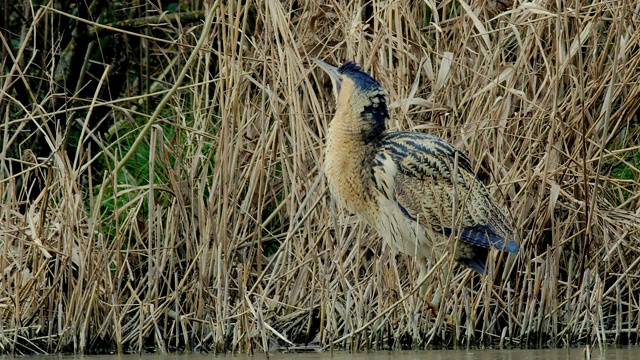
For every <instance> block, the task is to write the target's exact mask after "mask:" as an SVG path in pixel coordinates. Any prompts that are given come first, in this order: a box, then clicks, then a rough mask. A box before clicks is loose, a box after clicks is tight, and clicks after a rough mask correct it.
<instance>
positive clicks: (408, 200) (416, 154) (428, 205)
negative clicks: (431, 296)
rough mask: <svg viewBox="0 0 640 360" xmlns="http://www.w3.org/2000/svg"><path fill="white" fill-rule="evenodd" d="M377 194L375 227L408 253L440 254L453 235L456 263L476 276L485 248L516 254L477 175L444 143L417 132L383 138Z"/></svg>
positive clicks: (375, 171)
mask: <svg viewBox="0 0 640 360" xmlns="http://www.w3.org/2000/svg"><path fill="white" fill-rule="evenodd" d="M372 186H373V187H374V188H375V192H376V193H377V194H378V202H379V204H380V206H379V221H378V222H377V223H376V224H372V225H373V226H375V227H376V228H377V229H378V231H379V232H381V233H382V235H383V236H384V237H385V238H386V240H387V242H388V243H389V244H390V245H391V246H392V247H394V248H395V249H396V250H399V251H401V252H404V253H408V254H410V255H420V256H424V257H427V258H432V257H433V256H438V255H439V253H440V252H441V251H442V249H443V248H444V247H445V246H446V244H447V243H448V239H449V237H450V236H451V235H452V234H453V235H456V236H457V237H458V238H459V240H460V242H459V243H458V247H457V248H458V251H457V252H456V260H458V261H459V262H461V263H463V264H464V265H467V266H468V267H471V268H473V269H474V270H477V271H479V272H483V271H484V263H485V260H486V256H487V253H488V249H489V248H492V247H493V248H498V249H502V250H506V251H509V252H517V251H518V245H517V244H516V243H515V241H514V240H513V231H512V228H511V225H510V224H509V221H508V220H507V218H506V216H505V215H504V213H503V212H502V210H501V209H500V208H499V207H498V206H497V205H496V204H495V203H494V201H493V200H492V199H491V197H490V195H489V193H488V191H487V190H486V188H485V187H484V185H483V184H482V183H481V182H480V181H479V180H478V178H477V177H476V176H475V174H474V172H473V169H472V167H471V163H470V161H469V159H468V158H467V156H466V155H465V154H464V153H463V152H461V151H460V150H458V149H456V148H455V147H453V145H451V144H449V143H448V142H446V141H444V140H443V139H441V138H439V137H437V136H433V135H428V134H423V133H419V132H393V133H387V134H385V135H384V136H383V137H382V139H381V140H380V142H379V146H378V149H377V154H376V156H375V160H374V166H373V168H372Z"/></svg>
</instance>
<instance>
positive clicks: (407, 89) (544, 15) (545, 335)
mask: <svg viewBox="0 0 640 360" xmlns="http://www.w3.org/2000/svg"><path fill="white" fill-rule="evenodd" d="M38 3H41V4H38ZM214 3H215V6H214V4H211V3H210V4H209V5H206V6H205V5H203V4H202V3H201V2H198V1H182V2H175V1H174V2H162V1H160V2H148V1H147V2H128V1H124V2H118V3H111V2H106V1H102V0H96V1H91V2H73V1H53V2H29V1H23V2H8V3H7V4H9V7H8V8H6V9H5V11H4V12H3V14H2V15H0V16H2V17H3V21H2V22H1V23H2V24H4V25H3V26H4V27H2V28H0V31H1V34H0V35H1V36H2V39H3V41H2V42H0V47H2V51H0V56H1V61H2V66H1V67H0V69H1V70H0V72H1V73H0V74H1V78H0V80H1V81H0V84H1V85H0V89H2V90H0V116H1V117H2V119H1V120H0V142H1V143H2V152H1V153H0V199H1V202H0V219H1V221H0V251H1V256H0V274H1V276H2V277H1V278H0V353H15V354H22V353H56V352H78V353H107V352H119V353H121V352H136V351H143V350H144V351H146V350H152V351H157V352H159V353H163V352H168V351H183V350H187V351H188V350H193V351H215V352H241V353H251V352H254V351H264V350H267V349H271V350H274V349H278V348H284V347H290V346H291V344H292V343H293V344H296V345H304V344H305V343H312V344H314V346H315V344H320V345H321V346H329V345H332V346H333V347H332V348H333V349H341V348H349V349H358V350H360V349H369V348H370V349H385V348H394V349H400V348H434V347H442V348H451V347H467V346H469V347H475V346H496V347H498V346H504V347H538V346H545V345H547V344H553V345H554V346H570V345H577V344H585V343H586V344H590V345H599V346H606V345H608V344H612V343H619V344H627V343H633V342H635V341H637V329H638V328H640V286H639V285H638V282H637V281H636V280H637V278H638V277H639V276H640V257H638V253H640V245H639V244H640V217H639V214H640V211H639V209H640V195H639V194H640V174H639V171H638V168H639V166H640V148H639V147H638V144H639V143H640V141H638V140H639V135H640V134H639V131H640V128H639V126H638V124H639V123H638V116H639V115H638V114H639V108H640V94H639V92H640V86H638V84H640V72H638V68H639V67H640V51H639V50H638V49H640V37H638V36H637V30H636V29H637V14H635V13H634V12H633V9H631V8H629V5H628V4H627V2H611V1H606V0H596V1H591V2H590V3H589V5H588V6H586V5H584V4H583V2H580V1H573V0H566V1H565V0H561V1H559V2H558V1H537V2H535V3H531V2H511V1H506V2H502V1H501V2H477V1H476V2H469V1H465V2H463V1H457V0H456V1H454V0H444V1H438V2H434V1H427V2H426V3H427V5H425V2H389V1H378V0H374V1H371V2H364V3H363V2H351V1H338V2H332V3H327V4H321V3H319V2H305V1H299V0H296V1H284V2H278V1H275V2H274V1H266V2H265V1H257V2H244V3H243V2H240V3H237V2H225V1H217V2H216V1H214ZM206 24H210V26H211V28H210V30H209V31H203V29H205V27H206V26H207V25H206ZM198 46H200V47H198ZM310 56H318V57H320V58H323V59H326V60H327V61H328V62H331V63H334V64H335V63H339V62H343V61H346V60H355V61H357V62H358V63H359V64H361V65H362V66H363V67H364V68H365V69H366V70H367V71H370V72H371V73H372V74H373V75H374V76H375V77H376V78H378V79H380V81H381V83H382V85H383V86H384V87H385V88H386V89H388V91H389V95H390V96H389V97H390V101H391V113H392V121H391V123H390V124H389V125H390V126H393V127H395V128H402V129H414V130H417V131H426V132H430V133H433V134H436V135H440V136H442V137H444V138H447V139H449V140H450V141H451V142H453V143H454V144H456V145H457V146H459V147H460V148H461V149H463V150H464V151H466V152H467V153H468V154H469V156H470V158H471V159H472V161H473V163H474V164H475V165H476V166H477V167H478V171H479V173H481V174H487V176H483V179H484V180H485V181H486V182H487V184H488V187H489V190H490V191H491V192H493V193H494V195H495V198H497V199H499V201H501V202H503V203H504V205H505V207H506V208H508V209H509V211H510V213H509V217H510V218H511V219H512V221H513V223H514V228H515V229H517V232H518V240H519V241H520V243H521V247H522V250H521V252H520V253H519V254H518V255H517V256H514V257H509V258H506V259H505V258H498V259H493V260H494V261H492V262H491V263H492V264H494V265H495V266H494V267H490V268H491V269H490V273H489V275H488V276H487V277H484V278H481V277H478V276H476V275H474V274H472V273H471V272H469V271H467V270H463V269H461V268H459V267H456V268H455V269H452V270H451V271H448V273H449V274H451V276H450V277H447V276H444V274H445V273H447V271H446V269H447V268H448V267H449V266H452V265H451V263H450V262H448V261H440V262H437V263H435V264H432V266H433V268H432V271H431V273H430V276H429V278H428V280H427V281H428V284H429V287H430V289H429V291H428V293H429V294H433V293H436V292H437V291H438V289H440V290H443V289H444V290H446V291H445V294H444V297H443V299H442V301H441V304H440V310H439V312H438V313H437V314H434V313H432V312H431V311H430V310H429V309H427V308H426V307H425V306H423V305H421V304H423V302H420V301H419V300H420V299H419V296H418V295H417V293H416V292H415V289H416V288H417V285H418V284H419V279H417V278H416V277H417V274H418V269H416V268H415V264H414V262H413V259H411V258H410V257H406V256H402V255H395V254H393V253H392V252H391V251H390V250H389V248H388V247H387V246H386V245H384V244H383V243H382V242H381V240H380V239H379V238H378V237H377V236H375V234H374V233H372V232H370V231H369V229H367V228H366V227H364V226H363V225H361V224H360V223H359V222H358V221H357V219H355V218H354V217H352V216H350V214H348V213H346V212H344V211H343V210H342V209H340V208H339V207H338V206H336V205H335V204H333V203H332V201H331V200H330V198H329V196H328V192H327V189H326V182H325V180H324V178H323V176H322V172H321V170H322V163H323V156H324V155H323V145H324V136H325V133H326V129H327V123H328V122H329V121H330V119H331V116H332V113H333V107H334V104H333V100H332V97H331V89H330V87H329V86H328V81H327V80H328V79H326V78H325V77H324V75H323V73H322V72H321V71H319V70H317V69H315V66H314V65H313V64H312V63H311V62H310V61H309V57H310ZM127 154H131V158H129V159H128V161H126V162H125V161H123V159H125V157H126V156H127ZM120 165H122V166H121V167H120ZM116 169H117V171H116ZM492 256H493V255H492ZM412 291H414V292H413V293H412ZM401 300H402V301H401Z"/></svg>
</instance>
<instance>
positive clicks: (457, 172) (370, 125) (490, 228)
mask: <svg viewBox="0 0 640 360" xmlns="http://www.w3.org/2000/svg"><path fill="white" fill-rule="evenodd" d="M312 60H313V61H314V62H315V63H316V64H317V65H318V66H319V67H320V68H321V69H322V70H324V72H326V73H327V74H328V75H329V77H330V78H331V83H332V89H333V91H332V92H333V95H334V97H335V100H336V108H335V113H334V116H333V119H332V120H331V122H330V123H329V126H328V130H327V134H326V144H325V149H324V151H325V153H324V156H325V159H324V173H325V176H326V179H327V183H328V187H329V190H330V193H331V196H332V198H333V199H334V200H335V201H336V202H337V203H338V204H340V205H341V206H342V207H344V208H346V209H347V210H348V211H349V212H351V213H354V214H357V215H358V217H359V218H360V219H362V220H363V221H364V222H365V223H366V224H367V225H368V226H370V227H372V228H373V229H375V230H376V231H377V232H378V234H379V235H380V236H381V237H382V238H383V240H384V241H385V242H386V243H387V244H388V245H389V246H390V248H391V249H393V250H395V251H396V252H400V253H404V254H407V255H410V256H414V257H415V261H416V263H417V266H418V267H419V269H420V279H422V278H423V277H424V276H426V274H427V273H428V269H427V267H428V262H429V261H430V260H437V259H440V258H441V257H442V256H443V254H444V251H446V249H447V247H448V244H449V241H450V239H452V238H454V239H455V241H456V243H455V251H454V253H453V257H454V260H455V261H456V262H458V263H460V264H462V265H464V266H465V267H467V268H470V269H472V270H474V271H475V272H477V273H480V274H484V273H485V270H486V263H487V258H488V254H489V251H490V249H497V250H500V251H506V252H508V253H518V251H519V245H518V243H517V242H516V240H515V237H514V231H513V226H512V225H511V223H510V222H509V220H508V218H507V216H506V215H505V212H504V211H503V210H502V209H501V207H500V206H499V205H498V204H497V203H496V201H495V200H494V199H493V198H492V197H491V194H490V193H489V192H488V190H487V189H486V187H485V186H484V184H483V183H482V182H481V180H480V179H479V178H478V176H477V175H476V173H475V172H474V170H473V167H472V164H471V161H470V160H469V157H468V156H467V155H466V154H465V153H464V152H463V151H461V150H459V149H457V148H456V147H454V146H453V145H452V144H451V143H449V142H447V141H446V140H444V139H442V138H440V137H438V136H435V135H431V134H427V133H423V132H419V131H390V130H388V129H387V127H386V122H387V120H388V119H389V118H390V116H389V108H388V105H387V103H388V94H387V92H386V91H385V89H384V88H383V87H382V86H381V85H380V83H379V82H378V81H377V80H376V79H374V78H373V77H372V76H371V75H369V74H368V73H367V72H365V71H364V70H363V69H362V68H361V67H360V66H359V65H357V64H356V63H355V62H351V61H348V62H345V63H344V64H342V65H341V66H339V67H336V66H333V65H329V64H328V63H326V62H324V61H322V60H320V59H318V58H315V57H314V58H312ZM426 285H428V284H426V283H423V286H422V287H421V291H420V294H421V295H424V294H425V292H426V289H427V286H426ZM438 301H439V300H438ZM435 306H436V307H437V304H435Z"/></svg>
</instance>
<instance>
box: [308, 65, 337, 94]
mask: <svg viewBox="0 0 640 360" xmlns="http://www.w3.org/2000/svg"><path fill="white" fill-rule="evenodd" d="M311 59H312V60H313V61H315V62H316V64H318V65H319V66H320V68H321V69H322V70H324V72H326V73H327V74H329V77H330V78H331V83H332V84H333V92H334V94H333V95H335V97H336V99H337V98H338V94H339V93H340V87H341V86H342V80H340V73H339V72H338V68H337V67H335V66H331V65H329V64H327V63H326V62H324V61H322V60H320V59H318V58H317V57H312V58H311Z"/></svg>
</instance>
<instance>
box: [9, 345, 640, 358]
mask: <svg viewBox="0 0 640 360" xmlns="http://www.w3.org/2000/svg"><path fill="white" fill-rule="evenodd" d="M586 355H587V354H586V353H585V349H584V348H579V349H558V350H555V349H554V350H473V351H465V350H432V351H397V352H384V351H376V352H369V353H358V354H349V353H344V352H334V353H333V356H331V354H330V353H329V352H323V353H299V354H283V353H272V354H270V356H269V360H565V359H567V360H585V359H588V357H587V356H586ZM590 355H591V357H590V359H593V360H640V347H634V348H624V349H609V350H606V351H604V352H603V353H601V352H600V350H598V349H597V348H595V349H592V350H591V354H590ZM2 359H8V358H3V357H2V356H0V360H2ZM20 359H22V360H66V359H69V360H71V359H73V360H218V359H222V360H266V359H267V358H266V356H265V355H264V354H256V355H255V356H253V357H249V356H245V355H237V356H235V355H228V356H214V355H210V354H190V355H167V356H159V355H155V354H150V355H143V356H142V357H139V356H137V355H125V356H116V355H105V356H84V357H81V356H76V357H66V356H64V357H40V356H34V357H29V356H26V357H21V358H20Z"/></svg>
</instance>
